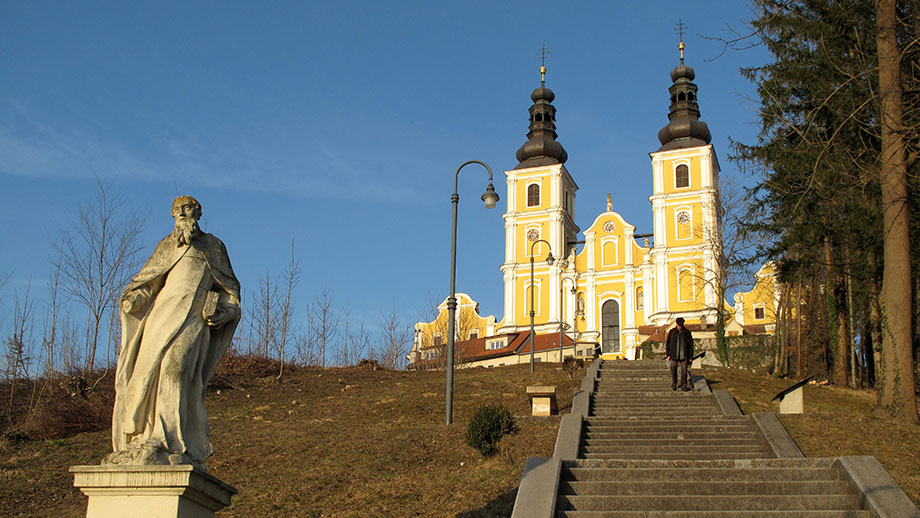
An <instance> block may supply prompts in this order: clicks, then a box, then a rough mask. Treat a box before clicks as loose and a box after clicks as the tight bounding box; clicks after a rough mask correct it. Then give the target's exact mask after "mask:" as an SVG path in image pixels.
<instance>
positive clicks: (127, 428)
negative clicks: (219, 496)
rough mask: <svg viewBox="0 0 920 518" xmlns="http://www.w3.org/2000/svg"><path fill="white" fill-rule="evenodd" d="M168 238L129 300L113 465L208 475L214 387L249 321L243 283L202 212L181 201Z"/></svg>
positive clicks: (124, 303) (132, 286) (128, 291)
mask: <svg viewBox="0 0 920 518" xmlns="http://www.w3.org/2000/svg"><path fill="white" fill-rule="evenodd" d="M172 216H173V217H174V218H175V219H176V226H175V230H173V232H172V233H170V234H169V235H168V236H166V237H165V238H163V239H162V240H161V241H160V242H159V243H158V244H157V246H156V249H155V250H154V251H153V255H152V256H151V257H150V259H149V260H148V261H147V263H146V264H145V265H144V267H143V268H141V271H140V272H139V273H138V274H137V275H135V276H134V278H133V279H132V280H131V282H130V283H129V284H128V286H127V287H126V288H125V291H124V294H123V295H122V297H121V326H122V333H121V352H120V353H119V355H118V367H117V370H116V373H115V409H114V411H113V413H112V449H113V450H114V453H112V454H110V455H109V456H107V457H106V459H105V460H104V461H103V463H106V464H148V465H149V464H191V465H193V466H195V467H196V468H198V469H202V470H204V461H205V459H206V458H208V457H209V456H210V455H211V436H210V435H211V434H210V428H209V426H208V414H207V412H206V410H205V407H204V396H205V390H206V388H207V386H208V380H209V379H210V378H211V376H212V375H213V374H214V369H215V367H216V366H217V362H219V361H220V359H221V358H222V357H223V355H224V353H225V352H226V351H227V348H228V347H229V345H230V340H231V338H233V332H234V331H235V330H236V326H237V324H238V323H239V320H240V283H239V281H237V279H236V276H235V275H234V274H233V268H232V267H231V266H230V258H229V257H227V249H226V248H225V247H224V244H223V243H222V242H221V241H220V240H219V239H217V238H216V237H214V236H212V235H211V234H207V233H205V232H202V231H201V230H200V229H199V227H198V220H199V218H201V204H199V203H198V201H197V200H195V198H192V197H191V196H179V197H178V198H176V199H175V201H173V206H172Z"/></svg>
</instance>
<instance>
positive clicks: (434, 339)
mask: <svg viewBox="0 0 920 518" xmlns="http://www.w3.org/2000/svg"><path fill="white" fill-rule="evenodd" d="M431 342H432V345H433V346H434V347H440V346H441V333H435V334H434V336H432V337H431Z"/></svg>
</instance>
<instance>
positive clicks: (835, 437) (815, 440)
mask: <svg viewBox="0 0 920 518" xmlns="http://www.w3.org/2000/svg"><path fill="white" fill-rule="evenodd" d="M699 372H700V373H701V374H703V375H704V376H706V379H708V380H709V383H710V386H711V387H712V388H713V389H726V390H728V391H729V392H731V393H732V395H733V396H735V399H736V400H737V401H738V404H739V405H740V406H741V410H743V411H744V413H746V414H750V413H752V412H764V411H766V412H776V413H777V414H778V413H779V402H777V401H771V400H772V399H773V396H775V395H776V393H777V392H779V391H780V390H782V389H784V388H786V387H788V386H789V385H791V384H792V383H793V381H794V380H784V379H780V378H775V377H773V376H760V375H756V374H753V373H751V372H748V371H742V370H734V369H724V368H716V369H703V370H702V371H699ZM875 400H876V393H875V392H873V391H869V390H852V389H845V388H837V387H832V386H828V385H807V386H805V413H804V414H801V415H789V414H787V415H779V418H780V421H782V422H783V425H784V426H785V427H786V429H787V430H788V431H789V434H790V435H792V438H793V439H795V442H796V443H798V445H799V447H800V448H801V449H802V451H803V452H804V453H805V455H806V456H808V457H839V456H842V455H872V456H874V457H875V458H876V459H878V461H879V462H880V463H881V464H882V466H884V467H885V469H886V470H888V473H889V474H891V476H892V477H894V479H895V480H896V481H897V482H898V484H899V485H900V486H901V489H903V490H904V492H905V493H907V496H909V497H910V498H911V500H913V501H914V503H915V504H918V505H920V426H917V425H910V424H907V423H906V422H904V420H903V419H894V418H892V417H890V416H888V415H885V414H883V413H876V412H873V409H874V407H875Z"/></svg>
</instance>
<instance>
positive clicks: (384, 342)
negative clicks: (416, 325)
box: [373, 307, 412, 369]
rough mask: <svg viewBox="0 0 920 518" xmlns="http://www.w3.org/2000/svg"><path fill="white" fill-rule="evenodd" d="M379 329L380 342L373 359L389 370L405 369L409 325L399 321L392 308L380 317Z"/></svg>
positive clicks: (410, 333) (409, 338)
mask: <svg viewBox="0 0 920 518" xmlns="http://www.w3.org/2000/svg"><path fill="white" fill-rule="evenodd" d="M380 327H381V332H380V342H379V344H378V346H377V347H376V348H375V350H374V353H373V356H374V359H375V360H377V361H378V362H380V364H381V365H383V366H384V367H387V368H390V369H402V368H405V366H406V353H407V352H408V351H409V347H410V344H411V343H412V331H411V329H410V327H409V325H408V324H406V323H405V322H403V321H401V320H400V318H399V315H397V314H396V308H395V307H394V308H393V310H392V311H390V312H389V313H385V314H382V315H381V316H380Z"/></svg>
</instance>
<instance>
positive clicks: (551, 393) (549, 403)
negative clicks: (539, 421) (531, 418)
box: [527, 385, 559, 415]
mask: <svg viewBox="0 0 920 518" xmlns="http://www.w3.org/2000/svg"><path fill="white" fill-rule="evenodd" d="M527 396H528V397H530V408H531V411H532V413H533V415H556V414H557V413H558V412H559V410H558V408H557V406H556V387H554V386H547V385H534V386H531V387H527Z"/></svg>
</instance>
